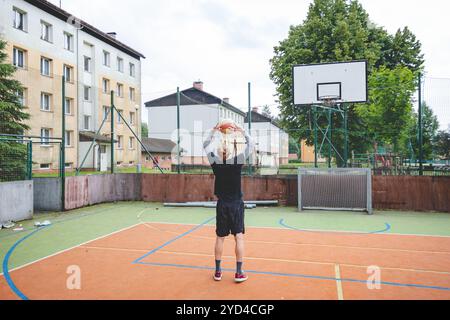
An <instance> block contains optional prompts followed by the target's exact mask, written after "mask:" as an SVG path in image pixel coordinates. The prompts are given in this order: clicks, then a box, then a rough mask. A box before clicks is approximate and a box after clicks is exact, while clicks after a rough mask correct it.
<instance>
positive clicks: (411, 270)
mask: <svg viewBox="0 0 450 320" xmlns="http://www.w3.org/2000/svg"><path fill="white" fill-rule="evenodd" d="M82 247H83V248H84V249H91V250H109V251H123V252H148V250H146V249H127V248H112V247H95V246H85V245H83V246H82ZM158 253H159V254H167V255H178V256H193V257H208V258H210V257H214V255H213V254H205V253H191V252H174V251H163V250H160V251H158ZM223 257H224V258H227V259H230V260H232V259H235V258H236V257H235V256H226V255H224V256H223ZM245 259H246V260H255V261H274V262H288V263H298V264H318V265H326V266H335V265H336V263H335V262H320V261H310V260H289V259H277V258H259V257H245ZM339 265H340V266H344V267H354V268H363V269H367V267H369V266H368V265H367V266H365V265H358V264H345V263H340V264H339ZM380 268H381V269H385V270H396V271H407V272H416V273H433V274H442V275H450V272H446V271H434V270H422V269H408V268H394V267H384V266H380Z"/></svg>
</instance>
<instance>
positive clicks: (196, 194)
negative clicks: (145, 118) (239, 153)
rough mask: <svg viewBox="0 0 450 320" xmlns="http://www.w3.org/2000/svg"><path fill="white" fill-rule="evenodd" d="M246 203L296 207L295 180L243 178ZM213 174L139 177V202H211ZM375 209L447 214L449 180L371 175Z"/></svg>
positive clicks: (147, 175)
mask: <svg viewBox="0 0 450 320" xmlns="http://www.w3.org/2000/svg"><path fill="white" fill-rule="evenodd" d="M242 188H243V192H244V197H245V200H278V201H279V202H280V204H281V205H287V206H297V199H298V194H297V192H298V191H297V190H298V186H297V177H295V176H285V177H282V176H279V177H243V178H242ZM213 189H214V176H212V175H155V174H143V175H142V200H144V201H149V202H189V201H212V200H214V199H215V197H214V194H213ZM372 194H373V204H372V205H373V208H374V209H383V210H386V209H392V210H405V211H440V212H450V177H416V176H414V177H413V176H374V177H372Z"/></svg>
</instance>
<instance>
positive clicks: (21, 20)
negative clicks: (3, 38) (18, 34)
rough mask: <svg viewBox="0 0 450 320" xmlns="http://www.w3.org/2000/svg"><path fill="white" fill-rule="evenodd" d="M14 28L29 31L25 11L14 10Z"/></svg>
mask: <svg viewBox="0 0 450 320" xmlns="http://www.w3.org/2000/svg"><path fill="white" fill-rule="evenodd" d="M13 11H14V28H16V29H19V30H22V31H27V13H26V12H25V11H23V10H20V9H17V8H14V9H13Z"/></svg>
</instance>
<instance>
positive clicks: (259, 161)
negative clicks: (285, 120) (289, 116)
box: [245, 108, 289, 173]
mask: <svg viewBox="0 0 450 320" xmlns="http://www.w3.org/2000/svg"><path fill="white" fill-rule="evenodd" d="M251 115H252V119H251V122H252V123H251V127H252V131H251V136H252V138H253V140H254V142H255V149H256V150H255V151H256V154H255V156H254V162H255V164H256V165H257V166H258V167H266V168H278V167H279V166H280V165H283V164H288V163H289V134H288V133H286V131H284V130H283V129H282V128H281V126H280V125H279V124H278V123H277V122H276V121H275V120H273V119H271V118H269V117H266V116H264V115H262V114H260V113H258V108H253V110H252V113H251ZM245 123H246V125H245V128H246V130H247V132H248V123H249V118H248V114H247V117H246V118H245ZM275 171H277V170H275ZM275 171H274V173H276V172H275Z"/></svg>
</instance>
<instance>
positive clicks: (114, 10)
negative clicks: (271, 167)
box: [52, 0, 450, 127]
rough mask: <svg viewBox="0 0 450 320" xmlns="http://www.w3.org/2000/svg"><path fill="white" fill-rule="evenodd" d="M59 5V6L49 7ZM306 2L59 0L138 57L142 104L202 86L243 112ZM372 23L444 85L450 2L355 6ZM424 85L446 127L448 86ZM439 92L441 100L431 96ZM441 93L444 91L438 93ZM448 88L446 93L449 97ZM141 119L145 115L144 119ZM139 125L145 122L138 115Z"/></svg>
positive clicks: (258, 98) (380, 0) (387, 1)
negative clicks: (412, 44)
mask: <svg viewBox="0 0 450 320" xmlns="http://www.w3.org/2000/svg"><path fill="white" fill-rule="evenodd" d="M52 2H53V3H55V4H57V5H58V4H59V0H52ZM310 2H311V1H310V0H127V1H120V0H95V1H93V0H62V7H63V9H65V10H67V11H69V12H70V13H72V14H74V15H75V16H78V17H79V18H81V19H83V20H85V21H87V22H89V23H91V24H93V25H94V26H96V27H98V28H99V29H101V30H102V31H105V32H109V31H115V32H117V33H118V39H119V40H120V41H122V42H124V43H125V44H127V45H129V46H131V47H133V48H135V49H136V50H138V51H140V52H142V53H143V54H144V55H145V56H146V57H147V59H146V60H143V66H142V72H143V75H142V91H143V101H144V102H145V101H148V100H150V99H153V98H157V97H160V96H163V95H166V94H169V93H172V92H174V91H175V90H176V87H177V86H180V87H181V88H182V89H186V88H188V87H191V86H192V82H193V81H194V80H202V81H203V82H204V85H205V91H207V92H210V93H212V94H214V95H216V96H219V97H221V98H224V97H229V98H230V99H231V104H233V105H235V106H236V107H239V108H241V109H243V110H245V109H246V108H247V104H248V103H247V83H248V82H251V83H252V85H253V98H252V100H253V101H252V105H253V106H261V105H265V104H267V105H271V106H272V108H273V112H274V113H277V109H276V102H275V98H274V94H275V86H274V85H273V83H272V82H271V80H270V79H269V72H270V65H269V59H270V58H271V57H272V56H273V47H274V46H276V45H277V44H278V42H279V41H280V40H282V39H284V38H286V37H287V34H288V30H289V26H290V25H296V24H300V23H302V21H303V20H304V19H305V17H306V13H307V9H308V5H309V3H310ZM360 2H361V3H362V4H363V6H364V8H365V9H366V10H367V11H368V13H369V15H370V18H371V19H372V21H374V22H375V23H376V24H378V25H380V26H384V27H385V28H386V29H387V30H388V31H389V32H391V33H393V32H395V31H396V30H397V29H398V28H400V27H404V26H408V27H409V28H410V29H411V30H412V31H413V32H414V33H415V34H416V35H417V37H418V38H419V39H420V41H421V42H422V44H423V51H424V53H425V58H426V71H427V75H428V76H430V77H436V78H449V79H450V61H449V60H450V19H449V12H450V1H448V0H429V1H423V0H360ZM430 81H431V82H427V83H426V85H427V87H426V97H425V98H427V99H428V100H431V101H434V104H436V113H438V114H439V117H440V120H441V122H444V123H442V125H444V126H445V127H447V126H448V125H450V80H440V79H433V80H430ZM430 87H440V88H441V89H440V91H439V93H436V92H435V91H433V90H431V89H429V88H430ZM442 88H444V89H442ZM446 88H449V89H448V90H447V89H446ZM428 96H429V97H428ZM145 115H146V113H145ZM144 120H146V118H145V116H144Z"/></svg>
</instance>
